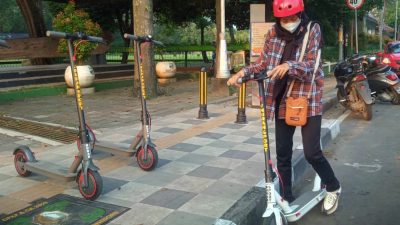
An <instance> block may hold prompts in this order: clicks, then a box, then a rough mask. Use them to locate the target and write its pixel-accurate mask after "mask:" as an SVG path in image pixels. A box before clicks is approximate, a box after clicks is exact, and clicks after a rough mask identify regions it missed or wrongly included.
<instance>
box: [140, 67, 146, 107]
mask: <svg viewBox="0 0 400 225" xmlns="http://www.w3.org/2000/svg"><path fill="white" fill-rule="evenodd" d="M140 82H141V84H142V96H143V98H144V99H146V88H145V86H144V73H143V66H142V65H140Z"/></svg>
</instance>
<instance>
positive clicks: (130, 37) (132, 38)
mask: <svg viewBox="0 0 400 225" xmlns="http://www.w3.org/2000/svg"><path fill="white" fill-rule="evenodd" d="M124 38H126V39H131V40H137V36H135V35H132V34H127V33H125V34H124Z"/></svg>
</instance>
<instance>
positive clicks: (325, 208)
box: [322, 187, 342, 215]
mask: <svg viewBox="0 0 400 225" xmlns="http://www.w3.org/2000/svg"><path fill="white" fill-rule="evenodd" d="M340 192H342V187H340V188H339V189H338V190H336V191H332V192H327V193H326V196H325V199H324V203H323V204H322V212H325V213H326V214H327V215H329V214H332V213H334V212H335V211H336V209H337V206H338V202H339V195H340Z"/></svg>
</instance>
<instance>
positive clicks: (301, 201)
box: [284, 189, 326, 222]
mask: <svg viewBox="0 0 400 225" xmlns="http://www.w3.org/2000/svg"><path fill="white" fill-rule="evenodd" d="M325 195H326V190H325V189H321V190H319V191H308V192H306V193H303V194H302V195H301V196H300V197H299V198H297V199H296V200H295V201H293V202H292V203H291V204H290V207H291V208H293V209H294V210H293V211H292V212H290V213H284V215H285V217H286V218H287V221H289V222H293V221H297V220H299V219H300V218H301V217H302V216H303V215H305V214H306V213H307V212H308V211H310V210H311V209H312V208H314V206H316V205H317V204H318V203H319V202H320V201H322V199H324V198H325Z"/></svg>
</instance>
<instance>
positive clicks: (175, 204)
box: [141, 188, 196, 209]
mask: <svg viewBox="0 0 400 225" xmlns="http://www.w3.org/2000/svg"><path fill="white" fill-rule="evenodd" d="M195 196H196V193H192V192H187V191H179V190H174V189H168V188H163V189H161V190H159V191H157V192H155V193H154V194H152V195H150V196H149V197H147V198H145V199H143V200H142V201H141V203H144V204H148V205H154V206H160V207H164V208H169V209H178V208H179V207H181V206H182V205H184V204H185V203H187V202H188V201H189V200H190V199H192V198H193V197H195Z"/></svg>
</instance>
